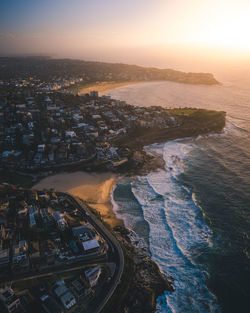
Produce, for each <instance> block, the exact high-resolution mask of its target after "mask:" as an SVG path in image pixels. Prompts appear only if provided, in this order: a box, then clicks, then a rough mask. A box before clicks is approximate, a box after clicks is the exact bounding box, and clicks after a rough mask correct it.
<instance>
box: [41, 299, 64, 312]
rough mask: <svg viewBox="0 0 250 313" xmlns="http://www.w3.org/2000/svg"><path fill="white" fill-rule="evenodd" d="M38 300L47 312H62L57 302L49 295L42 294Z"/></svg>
mask: <svg viewBox="0 0 250 313" xmlns="http://www.w3.org/2000/svg"><path fill="white" fill-rule="evenodd" d="M40 300H41V301H42V307H43V308H44V310H45V312H47V313H63V310H62V309H61V308H60V306H59V304H58V303H57V302H56V301H55V300H54V299H53V298H52V297H51V296H49V295H43V296H42V297H41V298H40Z"/></svg>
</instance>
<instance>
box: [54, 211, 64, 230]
mask: <svg viewBox="0 0 250 313" xmlns="http://www.w3.org/2000/svg"><path fill="white" fill-rule="evenodd" d="M53 216H54V219H55V221H56V223H57V225H58V227H59V228H60V229H61V230H64V229H65V227H66V221H65V219H64V217H63V215H62V214H61V213H60V212H58V211H54V212H53Z"/></svg>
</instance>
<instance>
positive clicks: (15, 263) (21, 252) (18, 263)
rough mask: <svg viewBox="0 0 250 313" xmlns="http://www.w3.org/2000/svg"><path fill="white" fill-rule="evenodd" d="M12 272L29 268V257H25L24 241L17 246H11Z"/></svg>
mask: <svg viewBox="0 0 250 313" xmlns="http://www.w3.org/2000/svg"><path fill="white" fill-rule="evenodd" d="M12 249H13V257H12V270H13V271H20V270H22V271H24V270H28V268H29V257H28V255H27V251H28V245H27V242H26V240H20V241H19V243H18V244H16V245H13V248H12Z"/></svg>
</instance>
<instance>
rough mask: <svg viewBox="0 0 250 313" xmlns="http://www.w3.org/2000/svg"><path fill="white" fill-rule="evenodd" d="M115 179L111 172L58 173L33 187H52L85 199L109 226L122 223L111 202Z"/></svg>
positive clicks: (40, 188)
mask: <svg viewBox="0 0 250 313" xmlns="http://www.w3.org/2000/svg"><path fill="white" fill-rule="evenodd" d="M116 181H117V176H116V175H114V174H113V173H86V172H80V171H78V172H74V173H60V174H56V175H52V176H48V177H46V178H44V179H42V180H41V181H39V182H38V183H37V184H36V185H34V186H33V189H37V190H43V189H50V188H54V189H55V190H56V191H62V192H68V193H70V194H72V195H73V196H77V197H79V198H81V199H83V200H85V201H86V202H87V203H88V204H89V205H90V206H92V207H93V208H95V209H96V210H97V211H99V212H100V214H101V216H102V218H103V220H104V221H105V222H107V223H108V224H109V225H110V226H111V227H114V226H117V225H122V224H123V222H122V220H120V219H118V218H117V217H116V216H115V214H114V212H113V206H112V204H111V199H110V193H111V191H112V188H113V186H114V185H115V183H116Z"/></svg>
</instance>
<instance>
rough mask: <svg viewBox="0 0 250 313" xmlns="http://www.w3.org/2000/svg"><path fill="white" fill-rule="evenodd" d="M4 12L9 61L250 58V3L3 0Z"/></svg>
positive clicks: (1, 47)
mask: <svg viewBox="0 0 250 313" xmlns="http://www.w3.org/2000/svg"><path fill="white" fill-rule="evenodd" d="M0 14H1V16H0V54H1V55H7V54H11V55H13V54H49V55H52V56H54V57H77V58H85V59H96V60H104V61H119V62H129V63H138V62H139V63H148V65H159V66H161V62H162V61H161V60H163V56H164V55H168V59H169V61H170V63H171V58H173V56H176V55H177V56H182V57H184V51H183V49H184V50H185V56H186V57H187V58H189V56H191V55H192V56H194V55H195V54H200V55H203V60H205V57H204V51H206V55H209V56H210V59H211V58H215V55H216V57H221V59H225V58H226V59H227V58H229V59H230V58H231V57H235V56H237V57H240V58H243V59H244V58H248V57H249V56H250V38H249V31H250V1H249V0H126V1H124V0H91V1H90V0H89V1H86V0H67V1H66V0H1V1H0ZM142 53H143V56H142ZM150 58H152V59H153V60H154V61H150ZM158 63H159V64H158ZM162 65H165V64H164V62H163V63H162ZM173 65H174V64H173Z"/></svg>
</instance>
